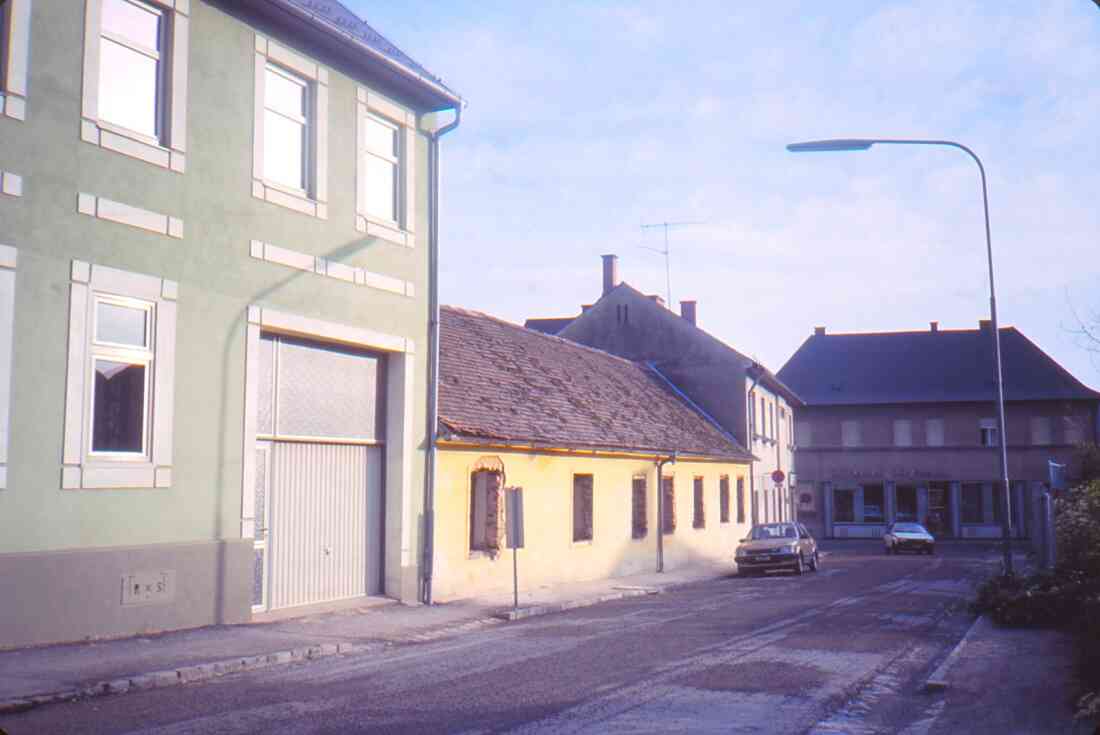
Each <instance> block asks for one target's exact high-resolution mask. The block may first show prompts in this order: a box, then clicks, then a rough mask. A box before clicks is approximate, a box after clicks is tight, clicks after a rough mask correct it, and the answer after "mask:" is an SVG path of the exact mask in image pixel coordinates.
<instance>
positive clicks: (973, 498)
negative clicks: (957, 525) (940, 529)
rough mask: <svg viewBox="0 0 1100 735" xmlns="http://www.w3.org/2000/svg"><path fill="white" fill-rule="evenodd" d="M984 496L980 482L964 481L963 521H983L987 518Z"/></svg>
mask: <svg viewBox="0 0 1100 735" xmlns="http://www.w3.org/2000/svg"><path fill="white" fill-rule="evenodd" d="M983 501H984V498H983V493H982V484H981V483H980V482H964V483H963V486H962V522H963V523H982V522H983V520H984V518H985V510H984V502H983Z"/></svg>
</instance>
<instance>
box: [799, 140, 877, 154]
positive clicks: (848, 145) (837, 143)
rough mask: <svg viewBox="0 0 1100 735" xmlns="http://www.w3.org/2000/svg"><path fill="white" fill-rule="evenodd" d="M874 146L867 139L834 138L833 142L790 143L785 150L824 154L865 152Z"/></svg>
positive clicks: (873, 142) (871, 141)
mask: <svg viewBox="0 0 1100 735" xmlns="http://www.w3.org/2000/svg"><path fill="white" fill-rule="evenodd" d="M874 144H875V141H874V140H871V139H868V138H835V139H833V140H809V141H805V142H803V143H791V144H789V145H788V146H787V150H788V151H790V152H791V153H826V152H835V151H865V150H867V149H868V148H870V147H871V146H873V145H874Z"/></svg>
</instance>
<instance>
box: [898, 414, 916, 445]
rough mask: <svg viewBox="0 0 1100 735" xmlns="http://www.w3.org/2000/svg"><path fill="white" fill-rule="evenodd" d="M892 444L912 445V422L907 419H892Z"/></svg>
mask: <svg viewBox="0 0 1100 735" xmlns="http://www.w3.org/2000/svg"><path fill="white" fill-rule="evenodd" d="M894 446H895V447H911V446H913V422H912V421H910V420H909V419H895V420H894Z"/></svg>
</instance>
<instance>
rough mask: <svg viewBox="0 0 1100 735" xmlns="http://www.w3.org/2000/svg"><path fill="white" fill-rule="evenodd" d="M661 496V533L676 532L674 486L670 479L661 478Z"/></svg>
mask: <svg viewBox="0 0 1100 735" xmlns="http://www.w3.org/2000/svg"><path fill="white" fill-rule="evenodd" d="M661 494H662V495H663V496H664V501H663V505H664V507H663V508H662V509H661V510H662V511H663V513H662V517H661V532H662V533H675V532H676V486H675V485H674V484H673V481H672V478H671V477H662V478H661Z"/></svg>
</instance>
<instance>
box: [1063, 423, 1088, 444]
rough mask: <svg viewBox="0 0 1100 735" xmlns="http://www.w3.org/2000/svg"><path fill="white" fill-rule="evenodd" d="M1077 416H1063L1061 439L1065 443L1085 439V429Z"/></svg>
mask: <svg viewBox="0 0 1100 735" xmlns="http://www.w3.org/2000/svg"><path fill="white" fill-rule="evenodd" d="M1082 423H1083V422H1082V420H1081V419H1080V418H1078V417H1077V416H1064V417H1063V420H1062V424H1063V426H1062V433H1063V441H1064V443H1066V444H1080V443H1081V442H1083V441H1085V429H1084V427H1083V426H1082Z"/></svg>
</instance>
